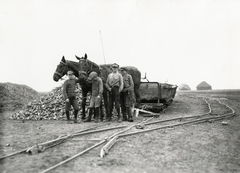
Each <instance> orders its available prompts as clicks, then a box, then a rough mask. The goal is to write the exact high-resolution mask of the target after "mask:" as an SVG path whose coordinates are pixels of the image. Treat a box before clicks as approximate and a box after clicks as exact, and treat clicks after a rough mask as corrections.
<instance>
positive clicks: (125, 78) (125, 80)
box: [122, 73, 134, 92]
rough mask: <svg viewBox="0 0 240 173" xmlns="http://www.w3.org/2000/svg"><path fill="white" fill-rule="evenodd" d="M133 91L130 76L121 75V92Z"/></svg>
mask: <svg viewBox="0 0 240 173" xmlns="http://www.w3.org/2000/svg"><path fill="white" fill-rule="evenodd" d="M131 90H134V83H133V79H132V76H131V75H130V74H128V73H126V74H124V75H123V90H122V92H126V91H131Z"/></svg>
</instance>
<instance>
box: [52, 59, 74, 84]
mask: <svg viewBox="0 0 240 173" xmlns="http://www.w3.org/2000/svg"><path fill="white" fill-rule="evenodd" d="M78 68H79V66H78V62H73V61H67V60H65V57H64V56H63V57H62V59H61V61H60V63H59V65H57V68H56V70H55V72H54V74H53V80H54V81H56V82H57V81H59V79H61V78H62V77H63V76H64V75H66V74H67V72H68V71H69V70H72V71H73V73H74V75H75V76H77V77H78V70H79V69H78Z"/></svg>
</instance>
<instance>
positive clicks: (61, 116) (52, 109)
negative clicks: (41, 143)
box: [11, 86, 82, 120]
mask: <svg viewBox="0 0 240 173" xmlns="http://www.w3.org/2000/svg"><path fill="white" fill-rule="evenodd" d="M76 91H77V99H78V103H79V106H80V103H81V100H82V98H81V90H79V89H76ZM11 119H15V120H19V119H22V120H65V119H66V116H65V101H64V100H63V94H62V86H61V87H58V88H55V89H53V90H52V91H51V92H50V93H49V94H47V95H45V96H42V97H41V98H40V99H39V100H35V101H32V102H29V103H28V104H27V105H25V106H24V107H23V109H22V110H20V111H18V112H15V113H14V114H12V116H11Z"/></svg>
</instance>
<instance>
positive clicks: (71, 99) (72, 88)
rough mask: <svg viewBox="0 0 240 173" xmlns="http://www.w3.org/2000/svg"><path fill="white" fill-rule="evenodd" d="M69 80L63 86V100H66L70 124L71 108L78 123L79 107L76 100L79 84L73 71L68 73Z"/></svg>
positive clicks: (75, 121)
mask: <svg viewBox="0 0 240 173" xmlns="http://www.w3.org/2000/svg"><path fill="white" fill-rule="evenodd" d="M67 75H68V79H67V80H66V81H65V82H64V84H63V98H64V99H65V111H66V116H67V121H68V122H70V110H71V106H73V109H74V123H77V115H78V111H79V106H78V102H77V98H76V85H77V82H79V81H78V80H77V79H76V77H75V76H74V74H73V72H72V71H68V72H67Z"/></svg>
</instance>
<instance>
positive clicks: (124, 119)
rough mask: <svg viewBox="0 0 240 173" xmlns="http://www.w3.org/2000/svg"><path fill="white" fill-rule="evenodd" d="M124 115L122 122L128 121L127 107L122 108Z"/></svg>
mask: <svg viewBox="0 0 240 173" xmlns="http://www.w3.org/2000/svg"><path fill="white" fill-rule="evenodd" d="M122 115H123V118H122V120H123V121H127V115H126V107H125V106H122Z"/></svg>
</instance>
